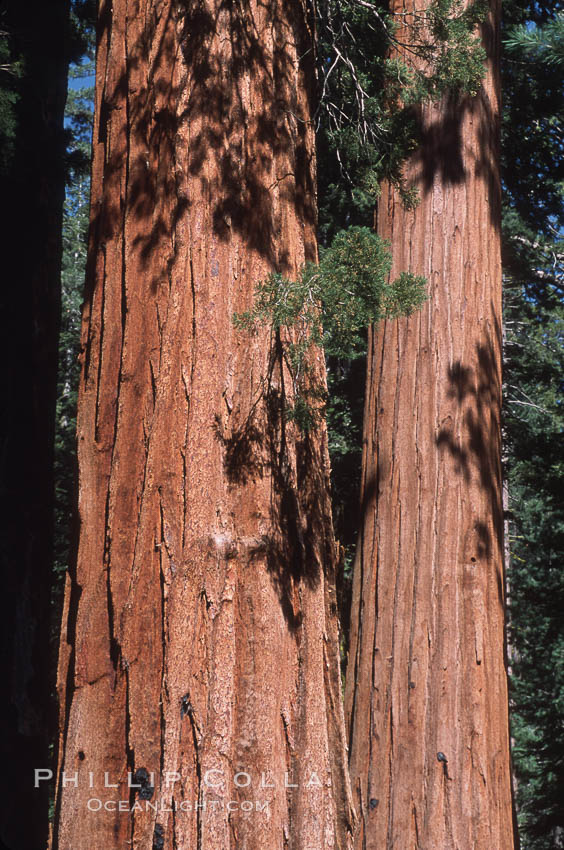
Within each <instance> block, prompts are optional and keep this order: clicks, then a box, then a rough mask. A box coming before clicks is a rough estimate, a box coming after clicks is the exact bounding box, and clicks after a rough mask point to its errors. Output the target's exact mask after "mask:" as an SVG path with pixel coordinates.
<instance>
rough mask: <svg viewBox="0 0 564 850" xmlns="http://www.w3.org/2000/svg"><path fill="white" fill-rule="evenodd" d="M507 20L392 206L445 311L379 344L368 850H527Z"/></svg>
mask: <svg viewBox="0 0 564 850" xmlns="http://www.w3.org/2000/svg"><path fill="white" fill-rule="evenodd" d="M416 8H417V6H416V4H413V5H410V10H411V12H413V11H415V10H416ZM402 9H403V10H404V11H405V8H404V7H401V8H400V6H399V5H396V7H395V11H398V12H400V11H401V10H402ZM497 17H498V8H497V4H495V3H494V4H492V8H491V12H490V17H489V18H488V20H487V22H486V23H485V24H484V25H483V35H484V44H485V46H486V48H487V51H488V56H489V70H488V75H487V78H486V80H485V81H484V84H483V86H482V88H481V90H480V92H479V93H478V95H477V97H476V98H475V99H472V98H460V97H459V98H457V97H455V96H451V97H445V98H443V100H442V101H441V102H439V103H435V104H432V105H426V106H424V107H422V108H421V110H420V113H419V117H420V128H421V144H420V147H419V149H418V151H417V153H416V155H414V156H413V158H412V159H411V161H410V163H409V165H408V167H407V170H406V177H407V179H408V181H409V182H411V183H413V184H414V185H415V186H417V188H418V190H419V195H420V203H419V205H418V206H417V208H416V209H415V210H411V211H408V210H406V209H405V208H404V206H403V205H402V202H401V199H400V198H399V195H398V191H397V189H396V188H395V187H394V186H392V185H389V184H388V185H385V186H384V187H383V192H382V198H381V200H380V202H379V205H378V231H379V233H380V234H382V235H383V236H385V237H387V238H389V239H390V241H391V246H392V253H393V259H394V266H395V268H396V269H402V270H403V269H409V270H410V271H412V272H415V273H418V274H424V275H425V276H426V277H427V279H428V286H429V300H428V303H427V304H426V305H425V306H424V307H423V309H422V310H421V312H420V313H419V314H417V315H416V316H414V317H412V318H410V319H400V320H399V321H393V322H390V321H387V322H385V323H384V324H383V325H382V326H381V327H379V328H377V329H375V330H374V331H373V332H372V334H371V338H370V344H369V360H368V379H367V380H368V383H367V399H366V408H365V432H364V437H365V445H364V459H363V473H362V476H363V480H362V510H363V517H362V528H361V533H360V540H359V545H358V551H357V556H356V564H355V575H354V587H353V609H352V628H351V646H350V659H349V668H348V672H347V695H346V713H347V717H348V721H349V727H350V746H351V781H352V783H353V791H354V794H355V802H356V805H357V806H358V810H359V813H360V817H361V821H360V829H359V832H358V839H357V844H356V846H358V847H359V848H360V847H362V848H376V847H377V848H384V847H386V848H392V847H414V848H415V847H417V848H428V847H437V848H439V847H440V848H454V847H457V848H468V850H470V848H484V850H485V848H490V847H496V848H511V847H513V830H512V805H511V788H510V768H509V740H508V716H507V686H506V671H505V665H504V575H503V554H502V551H503V546H502V535H503V511H502V497H501V465H500V404H501V370H500V346H501V315H500V314H501V266H500V237H499V230H500V187H499V179H498V123H499V104H498V99H499V90H498V89H499V87H498V70H497V57H498V53H497ZM408 18H409V16H408ZM400 40H401V38H400Z"/></svg>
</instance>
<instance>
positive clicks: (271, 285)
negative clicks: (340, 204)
mask: <svg viewBox="0 0 564 850" xmlns="http://www.w3.org/2000/svg"><path fill="white" fill-rule="evenodd" d="M391 265H392V259H391V254H390V251H389V248H388V246H387V244H386V242H385V241H384V240H383V239H382V238H381V237H380V236H378V235H377V234H376V233H374V232H373V231H372V230H370V229H369V228H368V227H350V228H348V229H347V230H341V231H340V232H339V233H337V235H336V236H335V238H334V239H333V242H332V243H331V246H330V247H329V248H327V249H325V250H324V251H322V253H321V258H320V261H319V263H318V264H314V263H307V264H306V265H305V266H304V267H303V269H302V272H301V274H300V275H299V277H298V278H297V279H296V280H289V279H288V278H286V277H284V276H283V275H281V274H279V273H276V272H273V273H272V274H271V275H269V277H268V278H267V279H266V280H265V281H261V282H260V283H259V284H258V286H257V287H256V290H255V300H254V305H253V307H252V309H251V310H249V311H247V312H245V313H239V314H236V315H235V316H234V323H235V326H236V327H239V328H243V329H247V330H250V331H257V330H258V328H259V327H270V328H271V330H272V331H273V332H274V334H275V336H276V339H277V340H279V345H281V349H282V355H283V358H284V361H285V364H286V366H287V368H288V370H289V372H290V375H291V376H292V383H293V399H292V403H291V405H289V406H288V409H287V414H288V415H289V418H293V419H294V420H296V421H298V424H299V425H300V426H301V427H302V429H303V430H308V428H310V427H311V426H312V425H313V424H314V422H315V421H317V419H318V415H319V412H320V410H321V409H322V407H323V402H324V400H325V399H324V394H323V392H322V391H320V388H319V387H316V386H315V383H312V381H311V380H310V379H307V378H306V376H308V375H309V370H308V353H309V351H310V349H311V347H312V346H321V347H322V348H323V349H324V351H325V354H326V355H330V356H334V357H338V358H342V359H347V360H352V359H355V358H356V357H360V356H362V355H363V354H364V353H365V331H366V328H367V327H368V326H369V325H372V324H375V323H376V322H379V321H380V320H381V319H383V318H395V317H397V316H401V315H409V314H410V313H412V312H413V311H414V310H416V309H417V308H418V307H420V306H421V304H422V303H423V302H424V300H425V298H426V294H425V287H426V280H425V278H423V277H420V276H417V275H413V274H411V273H408V272H403V273H402V274H401V275H400V276H399V277H398V278H396V279H395V280H394V281H391V282H390V281H389V276H390V271H391Z"/></svg>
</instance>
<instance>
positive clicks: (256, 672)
mask: <svg viewBox="0 0 564 850" xmlns="http://www.w3.org/2000/svg"><path fill="white" fill-rule="evenodd" d="M310 38H311V33H310V31H309V27H308V21H307V18H306V15H305V12H304V8H303V7H302V5H301V4H300V3H297V2H296V3H294V2H291V3H283V2H277V1H276V0H271V1H270V0H269V2H266V3H259V2H254V0H249V2H243V3H240V4H237V5H232V4H230V3H224V2H213V0H205V2H201V3H199V4H183V3H180V4H179V3H169V2H163V3H159V4H154V3H152V2H150V0H138V2H131V0H114V2H113V3H112V4H111V5H110V4H109V3H108V2H103V3H102V5H101V9H100V17H99V31H98V58H97V86H96V118H95V129H94V165H93V180H92V193H93V194H92V225H91V244H90V254H89V271H88V282H87V292H86V299H85V308H84V319H83V340H82V341H83V354H82V364H83V368H82V377H81V385H80V396H79V412H78V449H79V513H80V523H81V528H80V543H79V553H78V564H77V568H76V573H75V574H74V575H72V576H71V577H70V578H69V581H68V587H67V592H66V601H65V615H64V622H63V637H62V642H61V651H60V667H59V694H60V700H61V740H60V767H61V768H62V770H63V771H64V774H63V773H62V772H61V771H60V772H59V786H58V796H57V804H56V826H55V835H54V842H53V846H54V847H56V848H59V850H67V848H69V847H72V848H73V850H81V848H88V849H89V850H91V848H92V847H108V848H111V847H116V848H117V847H119V848H122V847H123V846H125V845H126V844H127V846H132V847H137V848H153V847H159V848H161V847H163V848H166V850H172V848H173V847H186V848H188V847H193V848H210V850H212V848H213V850H218V849H219V848H228V847H233V848H235V847H237V848H245V847H247V848H259V847H261V848H262V847H269V848H284V847H289V848H301V847H306V846H307V847H308V848H327V847H345V846H347V842H348V837H347V836H348V834H349V825H350V807H349V801H348V800H347V796H346V793H347V792H346V789H347V785H346V767H345V758H344V722H343V714H342V708H341V704H340V674H339V657H338V632H337V621H336V606H335V588H334V541H333V536H332V530H331V515H330V506H329V498H328V461H327V446H326V436H325V433H324V431H323V430H322V429H320V430H319V431H318V432H316V433H314V434H310V435H309V436H308V437H303V436H301V435H300V434H299V433H298V432H297V431H296V430H295V429H294V427H293V426H292V425H291V424H290V423H288V422H286V421H285V401H286V400H287V398H288V393H289V390H288V387H287V379H288V376H287V374H286V373H285V369H284V368H283V366H281V363H280V358H279V346H277V345H276V340H275V339H273V338H270V336H269V334H268V332H266V331H261V332H259V333H258V334H257V335H255V336H252V335H249V334H248V333H247V332H242V331H237V330H235V329H234V326H233V323H232V316H233V313H234V312H241V311H243V310H245V309H248V308H249V307H250V305H251V302H252V293H253V290H254V287H255V285H256V284H257V283H258V282H259V281H260V280H264V279H265V278H266V277H267V275H268V274H269V273H270V272H271V271H272V270H278V271H281V272H284V273H285V274H287V275H292V274H295V273H296V272H297V270H298V268H299V267H300V265H301V264H302V263H303V262H304V260H306V259H309V260H311V259H314V257H315V253H316V245H315V238H314V225H315V201H314V193H315V173H314V165H315V164H314V156H313V136H312V128H311V124H310V123H309V114H310V112H309V110H310V104H309V96H310V93H309V91H308V81H309V63H310V62H311V52H310V53H308V50H309V48H310V47H311V42H310ZM299 57H304V58H302V59H301V61H300V59H299ZM312 368H313V369H314V370H315V371H316V372H317V375H318V377H319V379H321V380H322V379H323V362H322V357H321V355H320V354H319V353H317V354H316V355H315V356H314V358H313V362H312ZM75 771H76V772H77V776H78V783H77V784H78V787H74V786H73V785H72V784H70V783H67V784H66V786H65V782H64V779H65V776H66V777H68V776H73V775H74V773H75ZM105 772H107V773H108V779H109V782H111V783H117V784H118V786H119V787H118V788H115V789H113V788H112V789H105V788H104V787H103V786H104V774H105ZM167 772H168V773H169V774H170V775H169V776H168V777H167ZM210 772H211V773H210ZM90 773H92V775H93V783H94V787H93V788H90V787H88V785H89V776H90ZM238 773H240V774H241V775H239V776H238V777H237V776H236V775H237V774H238ZM313 773H314V774H315V777H314V778H313V779H312V774H313ZM128 774H129V775H130V776H131V781H132V783H133V784H136V785H137V786H140V787H137V788H133V789H129V788H128ZM173 774H179V776H180V778H179V779H178V781H174V782H171V781H169V782H168V783H167V779H168V780H170V779H171V778H172V775H173ZM245 774H248V775H249V777H250V785H248V787H246V786H247V782H248V779H247V776H246V775H245ZM263 774H264V777H263ZM286 774H287V780H286V776H285V775H286ZM206 777H207V779H208V784H206ZM316 780H319V785H318V784H317V781H316ZM238 782H239V783H240V785H241V787H237V783H238ZM261 783H262V785H266V787H262V785H261ZM288 783H291V784H292V785H295V786H297V787H285V786H286V784H288ZM91 798H99V799H102V801H105V800H107V799H114V800H119V799H121V800H126V801H128V803H129V805H130V806H131V808H132V809H134V810H133V811H128V812H123V811H122V812H119V811H115V812H108V811H100V812H94V811H90V810H89V808H88V805H87V801H88V800H89V799H91ZM148 800H149V802H150V803H151V804H152V805H153V806H155V805H156V807H157V811H154V810H153V809H152V808H151V807H148V806H146V803H147V801H148ZM213 801H216V802H215V803H214V802H213ZM242 801H251V802H252V803H253V805H254V804H255V802H256V801H259V802H260V803H261V804H264V803H267V804H268V805H267V808H266V811H262V812H257V811H250V812H249V811H242V810H241V808H240V804H241V802H242ZM182 802H184V803H185V804H186V803H187V804H188V805H187V806H186V805H185V808H184V810H183V809H182V808H180V804H181V803H182ZM229 803H234V804H235V805H234V806H233V805H232V807H231V808H232V810H231V811H229V810H228V804H229ZM175 806H176V808H175Z"/></svg>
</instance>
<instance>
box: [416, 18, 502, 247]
mask: <svg viewBox="0 0 564 850" xmlns="http://www.w3.org/2000/svg"><path fill="white" fill-rule="evenodd" d="M481 29H482V38H483V43H484V46H485V47H486V50H487V52H488V55H489V56H492V55H493V52H492V51H494V44H493V40H494V34H493V31H492V27H491V24H489V23H488V22H485V23H483V24H482V27H481ZM432 114H433V107H432V105H431V106H428V107H425V108H424V109H423V110H420V111H419V132H418V140H419V147H418V149H417V152H416V154H415V155H414V159H413V162H414V165H415V169H416V174H417V178H416V184H417V185H421V186H422V188H423V190H424V191H425V192H428V191H430V190H431V188H432V186H433V183H434V180H435V179H436V178H437V177H438V178H439V179H440V181H441V183H442V185H443V186H449V185H450V186H453V185H454V186H455V185H459V184H462V183H463V182H464V181H465V180H467V179H468V178H469V177H476V178H481V179H483V180H484V181H485V183H486V184H487V186H488V202H489V212H490V221H491V224H492V225H493V226H494V227H495V228H496V230H499V229H500V227H501V184H500V180H499V169H498V162H499V145H500V141H499V138H500V121H499V115H498V114H495V113H494V111H493V108H492V102H491V101H490V98H489V97H488V95H487V93H486V91H485V88H484V86H482V87H481V88H480V90H479V92H478V93H477V95H476V96H475V97H471V96H469V95H465V96H460V95H458V94H455V93H452V94H449V95H445V97H444V99H443V101H441V103H440V105H439V107H438V114H439V116H440V117H439V118H438V119H437V120H428V118H429V116H430V115H432ZM423 116H425V118H424V117H423ZM467 117H470V118H471V120H472V125H473V126H472V127H471V129H470V136H471V137H474V136H476V137H477V144H475V143H471V142H470V144H471V149H472V150H473V152H474V157H475V159H474V161H473V165H472V169H473V174H471V175H469V174H468V173H467V170H468V166H469V165H470V164H471V163H472V160H470V159H468V158H467V154H468V151H465V144H466V142H465V138H464V123H465V121H466V118H467ZM476 122H478V127H477V130H476Z"/></svg>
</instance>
